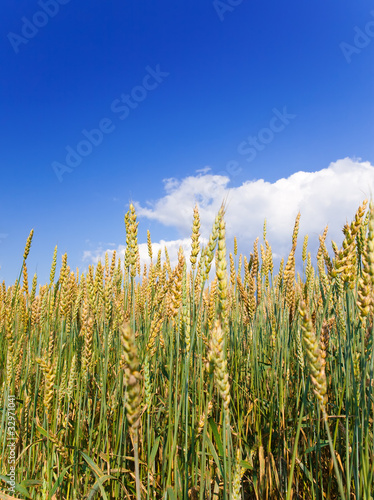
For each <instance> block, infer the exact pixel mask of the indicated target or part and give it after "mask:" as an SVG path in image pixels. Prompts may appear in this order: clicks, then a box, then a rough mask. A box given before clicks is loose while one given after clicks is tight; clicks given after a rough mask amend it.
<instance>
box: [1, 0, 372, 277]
mask: <svg viewBox="0 0 374 500" xmlns="http://www.w3.org/2000/svg"><path fill="white" fill-rule="evenodd" d="M2 10H3V15H2V17H1V21H0V27H1V34H2V37H1V43H0V61H1V67H2V77H1V79H0V99H1V103H0V108H1V110H2V130H1V132H2V133H1V141H2V147H1V149H0V165H1V181H0V186H1V197H0V200H1V216H0V280H3V279H5V281H6V283H7V284H11V283H13V282H14V281H15V280H16V279H17V277H18V273H19V270H20V267H21V264H22V254H23V249H24V244H25V241H26V239H27V236H28V234H29V232H30V230H31V228H34V230H35V234H34V240H33V244H32V249H31V252H30V256H29V260H28V270H29V273H30V275H33V274H34V273H35V272H37V274H38V277H39V282H41V283H43V282H45V281H47V280H48V276H49V268H50V264H51V260H52V255H53V250H54V247H55V245H58V252H59V257H58V259H59V262H60V261H61V255H62V254H63V253H65V252H67V253H68V262H69V265H70V266H71V268H72V269H75V268H76V267H77V266H78V267H79V268H80V269H82V270H83V269H85V268H87V266H88V264H90V263H91V262H94V261H95V260H96V261H97V259H98V258H100V256H102V253H103V252H104V251H105V250H107V249H114V248H116V249H119V250H121V248H122V247H121V245H124V244H125V241H126V234H125V225H124V221H123V219H124V214H125V212H126V211H127V210H128V206H129V202H131V201H132V202H133V203H134V204H135V206H136V208H137V211H138V214H139V221H140V224H139V242H140V243H145V242H146V231H147V229H150V231H151V235H152V241H153V242H154V243H158V242H160V241H161V240H164V241H169V242H171V243H170V245H171V246H173V245H174V246H175V247H176V246H177V245H176V244H175V242H176V241H184V242H185V244H186V245H187V243H186V242H187V238H188V236H189V232H190V229H189V228H190V226H191V223H192V212H193V206H194V204H195V201H198V202H199V206H200V208H201V215H202V219H203V216H204V220H203V236H204V237H207V236H208V234H209V228H210V227H211V225H212V222H213V218H214V213H215V210H216V209H217V207H219V205H220V203H221V201H222V197H226V198H227V200H228V209H227V224H228V233H229V237H230V238H231V237H233V234H234V232H235V231H240V234H237V236H238V239H239V243H240V245H241V250H242V251H243V252H245V253H246V254H247V255H248V254H249V251H251V248H252V245H253V240H254V238H255V236H261V232H260V233H259V234H258V233H257V234H256V231H257V229H258V228H261V227H262V224H263V220H264V218H265V217H266V218H267V220H268V224H269V227H270V228H271V229H270V231H272V232H270V234H269V239H270V237H271V236H273V241H272V240H271V239H270V243H271V244H272V248H273V251H274V252H275V253H279V254H280V253H282V252H284V251H287V248H288V247H287V245H288V246H289V241H290V237H291V234H292V221H293V220H294V218H295V215H296V214H297V212H298V210H301V214H302V219H301V220H302V221H303V209H304V212H305V217H304V222H303V229H304V230H305V232H310V231H311V232H312V233H313V234H314V235H315V239H316V241H317V236H318V234H319V233H321V232H322V231H323V229H324V227H325V225H326V224H329V225H330V228H331V232H332V235H333V236H335V237H336V235H338V234H339V232H340V229H341V227H342V225H343V224H344V223H345V221H346V218H348V219H351V218H353V216H354V211H355V209H356V208H357V206H358V203H360V202H361V201H362V200H363V199H364V198H366V197H370V195H371V194H372V192H373V191H374V189H373V187H374V173H373V172H374V168H373V165H374V141H373V136H374V120H373V116H374V92H373V89H374V85H373V84H374V64H373V62H374V57H373V56H374V41H373V38H374V5H373V3H372V2H369V1H364V0H357V1H356V2H349V3H348V2H345V3H344V4H343V3H342V2H340V1H330V2H328V3H326V2H322V1H321V0H316V1H315V2H313V3H310V2H309V3H307V2H300V0H298V1H296V0H290V1H288V2H276V1H275V0H273V1H263V0H262V1H254V0H253V1H246V0H243V1H242V2H240V0H227V1H208V2H201V0H199V1H198V0H190V1H189V2H182V1H178V2H175V0H174V1H169V0H167V1H165V2H162V3H158V4H157V5H156V3H155V2H151V1H143V2H135V1H128V2H126V5H125V3H124V2H98V1H91V2H88V1H85V0H70V1H69V0H60V1H59V2H57V0H48V1H47V0H39V1H34V0H27V1H26V0H24V1H18V2H16V3H15V2H13V1H10V0H4V2H3V9H2ZM295 175H296V177H295ZM282 179H283V181H281V180H282ZM275 200H276V203H275ZM182 202H183V204H184V205H183V207H181V206H180V204H181V203H182ZM260 203H261V205H260ZM165 207H166V208H165ZM352 210H353V212H352ZM251 214H252V215H251ZM324 214H326V215H325V216H324ZM177 216H178V217H179V218H178V219H177ZM241 217H242V218H241ZM240 218H241V219H240ZM281 220H282V221H284V222H285V223H284V226H283V224H281V223H280V222H279V221H281ZM286 223H287V224H289V223H291V226H290V227H289V226H287V227H286ZM308 224H309V227H308ZM328 240H329V238H328ZM173 242H174V243H173ZM312 248H313V247H312ZM300 251H301V250H300Z"/></svg>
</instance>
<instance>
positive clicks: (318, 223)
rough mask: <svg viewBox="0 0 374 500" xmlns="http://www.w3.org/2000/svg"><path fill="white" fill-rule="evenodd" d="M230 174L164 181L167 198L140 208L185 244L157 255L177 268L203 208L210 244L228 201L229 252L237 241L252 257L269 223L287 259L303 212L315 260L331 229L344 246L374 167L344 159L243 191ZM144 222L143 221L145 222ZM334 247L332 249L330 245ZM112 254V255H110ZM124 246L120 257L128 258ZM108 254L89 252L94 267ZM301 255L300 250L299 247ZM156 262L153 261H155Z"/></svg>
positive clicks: (277, 251) (172, 244)
mask: <svg viewBox="0 0 374 500" xmlns="http://www.w3.org/2000/svg"><path fill="white" fill-rule="evenodd" d="M229 183H230V179H229V177H227V176H225V175H213V174H211V173H210V170H208V169H203V170H202V171H200V172H198V173H197V175H195V176H189V177H186V178H184V179H175V178H172V179H165V180H164V191H165V195H164V196H163V197H161V198H160V199H158V200H157V201H155V202H153V203H148V204H147V206H142V205H141V204H139V203H135V207H136V211H137V215H138V217H139V218H146V219H149V220H153V221H157V222H159V223H161V224H162V225H164V226H168V227H172V228H175V229H176V230H177V231H178V232H179V235H180V239H176V240H173V241H160V242H159V243H155V244H153V248H154V251H153V252H154V255H155V257H156V256H157V251H158V249H160V248H161V249H163V248H164V246H167V248H168V251H169V254H170V257H171V258H172V260H173V262H174V263H176V260H177V252H178V248H179V246H182V247H183V248H184V250H185V253H186V256H188V255H189V252H190V234H191V225H192V215H193V207H194V205H195V203H197V204H198V206H199V212H200V218H201V234H202V237H203V238H204V241H205V242H206V241H207V238H209V234H210V231H211V228H212V224H213V222H214V218H215V216H216V214H217V212H218V210H219V208H220V206H221V203H222V202H223V201H225V205H226V215H225V220H226V228H227V239H228V245H229V247H232V242H233V238H234V236H237V238H238V244H239V251H240V252H243V253H244V254H245V255H247V256H248V255H249V253H250V251H252V247H253V242H254V240H255V239H256V238H257V236H259V237H260V238H261V236H262V230H263V223H264V220H265V219H266V220H267V239H268V240H269V242H270V244H271V246H272V249H273V254H274V256H275V257H278V258H280V257H285V258H286V257H287V255H288V253H289V251H290V247H291V237H292V230H293V225H294V221H295V218H296V216H297V213H298V212H299V211H300V212H301V220H300V232H299V245H300V247H301V245H302V239H303V237H304V235H305V234H308V235H309V245H308V246H309V250H310V251H311V253H312V256H315V254H316V252H317V249H318V245H319V241H318V236H319V235H320V234H322V232H323V230H324V228H325V226H326V225H328V226H329V232H328V236H327V242H328V243H329V242H330V241H331V239H333V240H334V241H336V243H337V244H338V245H340V244H341V242H342V231H341V229H342V227H343V225H344V224H345V223H346V222H347V221H351V220H352V219H353V217H354V214H355V212H356V210H357V208H358V206H359V204H361V202H362V201H363V200H364V199H365V198H368V199H370V197H371V195H372V192H373V187H374V167H373V165H371V164H370V162H367V161H366V162H365V161H361V160H360V159H352V158H344V159H341V160H338V161H336V162H333V163H331V164H330V165H329V166H328V167H327V168H323V169H321V170H317V171H315V172H304V171H302V170H300V171H298V172H296V173H294V174H292V175H290V176H289V177H287V178H281V179H279V180H277V181H276V182H266V181H265V180H263V179H258V180H254V181H246V182H244V183H243V184H242V185H241V186H238V187H232V188H230V187H229ZM140 223H142V222H140ZM328 247H329V245H328ZM111 251H112V250H109V253H110V252H111ZM124 251H125V247H124V246H119V247H118V249H117V252H118V254H119V255H124ZM104 253H105V251H103V250H100V251H98V252H97V253H96V254H94V253H92V252H86V253H85V258H86V259H88V260H91V261H92V262H97V261H98V260H99V259H100V258H101V259H103V256H104ZM299 253H301V248H299ZM140 255H141V259H142V261H143V262H144V261H145V262H146V261H147V259H148V251H147V245H146V243H142V244H141V245H140ZM155 257H154V258H155Z"/></svg>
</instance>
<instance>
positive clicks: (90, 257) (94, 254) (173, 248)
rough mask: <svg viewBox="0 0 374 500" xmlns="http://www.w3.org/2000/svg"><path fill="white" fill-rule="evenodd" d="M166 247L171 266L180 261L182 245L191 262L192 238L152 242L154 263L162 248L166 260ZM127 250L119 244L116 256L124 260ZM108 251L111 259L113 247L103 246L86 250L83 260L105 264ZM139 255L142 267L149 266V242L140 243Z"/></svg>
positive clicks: (163, 258) (203, 241)
mask: <svg viewBox="0 0 374 500" xmlns="http://www.w3.org/2000/svg"><path fill="white" fill-rule="evenodd" d="M201 243H202V244H204V245H205V244H207V243H208V241H207V240H205V239H204V238H202V239H201ZM165 247H166V248H167V251H168V255H169V258H170V263H171V266H172V267H174V266H176V264H177V262H178V251H179V248H180V247H182V249H183V252H184V255H185V257H186V259H187V262H189V256H190V253H191V239H190V238H182V239H177V240H170V241H165V240H161V241H159V242H157V243H152V253H153V255H152V260H153V263H156V260H157V255H158V252H159V250H161V261H162V262H164V261H165ZM125 251H126V246H125V245H119V246H118V247H117V248H116V256H117V258H121V261H122V262H123V261H124V258H125ZM106 252H107V253H108V257H109V261H110V259H111V258H112V255H113V249H109V248H108V249H103V248H101V247H100V248H98V249H97V250H94V251H91V250H86V251H84V253H83V261H84V262H89V263H90V264H91V263H92V264H97V263H98V262H99V260H100V261H101V263H102V264H103V263H104V261H105V253H106ZM139 255H140V262H141V265H142V267H143V266H144V264H147V266H148V265H149V263H150V258H149V255H148V245H147V243H140V244H139Z"/></svg>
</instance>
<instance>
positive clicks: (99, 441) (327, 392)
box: [0, 201, 374, 500]
mask: <svg viewBox="0 0 374 500" xmlns="http://www.w3.org/2000/svg"><path fill="white" fill-rule="evenodd" d="M191 219H192V235H191V252H190V254H189V255H188V256H185V255H184V254H183V252H182V251H180V252H179V254H178V262H177V264H176V266H175V267H172V266H171V263H170V259H169V256H168V254H167V251H165V254H163V255H162V254H161V252H159V253H158V255H153V254H152V243H151V236H150V233H149V232H148V253H149V258H150V264H149V265H148V266H147V265H144V266H143V265H141V264H140V258H139V249H138V241H137V232H138V222H137V217H136V212H135V208H134V206H133V205H130V209H129V211H128V212H127V214H126V216H125V225H126V234H127V237H126V254H125V257H124V259H123V260H124V262H121V260H120V259H119V258H117V256H116V253H115V252H114V253H113V256H112V257H111V258H109V257H108V255H106V257H105V262H99V263H98V264H97V265H96V266H90V267H89V269H88V271H87V273H80V272H79V270H76V271H73V270H72V269H70V267H69V264H68V258H67V255H66V254H64V255H63V256H62V263H61V266H59V274H56V270H57V260H58V259H57V255H58V254H57V248H56V249H55V253H54V255H53V258H52V266H51V272H50V281H49V283H47V284H44V285H40V284H38V282H37V277H36V276H34V278H33V279H32V283H30V285H29V277H28V272H27V265H26V264H27V258H28V255H29V252H30V251H32V248H31V246H32V238H33V231H32V232H31V233H30V236H29V238H28V240H27V243H26V248H25V251H24V255H23V261H21V262H22V267H21V272H20V276H19V278H18V280H17V281H16V282H15V284H14V285H12V286H6V284H5V283H4V282H3V283H2V285H0V347H1V349H0V391H1V392H0V402H1V403H0V404H1V414H0V418H1V423H0V443H1V447H2V450H1V451H2V453H1V466H0V480H1V481H0V490H1V491H0V499H8V500H9V499H11V498H23V499H25V498H30V499H43V500H45V499H50V500H60V499H61V500H65V499H66V500H71V499H74V500H75V499H94V498H103V499H108V500H109V499H116V498H119V499H137V500H139V499H147V500H148V499H171V500H174V499H188V498H191V499H199V500H202V499H211V500H213V499H214V500H217V499H221V498H222V499H233V500H235V499H284V500H289V499H291V498H293V499H316V500H317V499H321V500H322V499H335V498H345V499H351V498H353V499H367V500H369V499H373V495H374V494H373V491H374V441H373V408H374V401H373V363H374V356H373V314H374V296H373V290H374V207H373V205H372V203H370V204H368V202H367V201H364V202H363V203H362V205H361V206H360V207H359V208H358V210H357V212H356V214H355V216H354V219H353V221H352V223H351V224H348V223H347V224H346V225H345V226H344V228H343V233H344V241H343V244H342V247H341V248H338V246H337V245H336V244H335V243H334V242H332V243H331V245H330V244H327V242H326V240H327V228H326V229H325V231H324V232H323V233H322V235H321V236H320V245H319V249H318V252H317V255H314V256H312V255H311V254H310V252H309V251H308V238H307V237H306V238H305V239H304V241H303V243H302V244H301V245H299V247H298V246H297V243H298V242H297V239H298V228H299V220H300V214H299V215H298V217H297V218H296V221H295V226H294V230H293V235H292V241H290V248H291V250H290V253H289V255H288V256H285V258H284V259H282V261H281V264H280V267H279V269H277V270H275V269H274V265H273V253H272V248H271V246H270V243H269V242H268V240H267V236H266V225H264V232H263V235H262V237H261V239H260V238H257V239H256V241H255V242H254V244H253V249H252V252H250V253H249V255H248V256H247V257H246V256H243V255H238V250H237V241H236V239H235V241H234V244H233V253H232V254H231V253H230V254H227V253H226V244H227V242H226V227H225V209H224V206H222V207H221V209H220V211H219V212H218V214H217V216H216V219H215V221H214V225H213V228H212V232H211V235H210V238H209V242H208V244H207V245H206V246H205V247H204V248H202V244H201V241H200V234H199V231H200V219H199V212H198V208H197V207H195V210H194V212H193V214H192V213H191ZM231 244H232V242H230V246H231ZM312 259H313V261H315V262H316V265H315V266H313V265H312ZM296 260H298V261H300V262H301V263H302V271H300V272H297V271H296V268H297V266H296ZM213 263H215V266H214V267H213V266H212V265H213ZM9 444H11V446H9Z"/></svg>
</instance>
